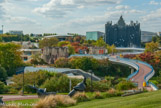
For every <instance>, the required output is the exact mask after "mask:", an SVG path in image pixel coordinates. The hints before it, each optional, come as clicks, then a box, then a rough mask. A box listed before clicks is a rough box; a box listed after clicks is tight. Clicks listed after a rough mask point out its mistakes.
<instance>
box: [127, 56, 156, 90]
mask: <svg viewBox="0 0 161 108" xmlns="http://www.w3.org/2000/svg"><path fill="white" fill-rule="evenodd" d="M126 60H128V59H127V58H126ZM129 60H130V61H135V62H138V63H141V64H144V65H146V66H148V67H149V68H151V71H150V72H149V73H148V74H147V75H145V77H144V80H145V82H146V84H147V85H149V86H151V87H152V88H153V90H158V88H157V87H156V86H155V84H153V83H149V82H148V81H149V79H150V78H152V77H153V76H154V74H155V71H154V69H153V67H152V66H151V65H150V64H148V63H146V62H143V61H139V60H131V59H129Z"/></svg>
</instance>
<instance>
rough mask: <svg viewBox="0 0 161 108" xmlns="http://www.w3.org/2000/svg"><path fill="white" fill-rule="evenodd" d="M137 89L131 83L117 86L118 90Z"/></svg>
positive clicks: (126, 82) (127, 82)
mask: <svg viewBox="0 0 161 108" xmlns="http://www.w3.org/2000/svg"><path fill="white" fill-rule="evenodd" d="M132 88H135V86H134V84H133V83H132V82H130V81H121V82H120V83H119V84H117V85H116V89H117V90H129V89H132Z"/></svg>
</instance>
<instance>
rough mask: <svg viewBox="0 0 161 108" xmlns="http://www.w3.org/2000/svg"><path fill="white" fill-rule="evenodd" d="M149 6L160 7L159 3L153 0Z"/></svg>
mask: <svg viewBox="0 0 161 108" xmlns="http://www.w3.org/2000/svg"><path fill="white" fill-rule="evenodd" d="M149 4H150V5H159V2H156V1H154V0H153V1H150V2H149Z"/></svg>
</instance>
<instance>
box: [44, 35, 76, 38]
mask: <svg viewBox="0 0 161 108" xmlns="http://www.w3.org/2000/svg"><path fill="white" fill-rule="evenodd" d="M52 37H56V38H59V37H60V38H61V37H74V36H73V35H50V36H45V37H44V38H52Z"/></svg>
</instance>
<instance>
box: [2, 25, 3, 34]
mask: <svg viewBox="0 0 161 108" xmlns="http://www.w3.org/2000/svg"><path fill="white" fill-rule="evenodd" d="M2 34H3V25H2Z"/></svg>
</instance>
